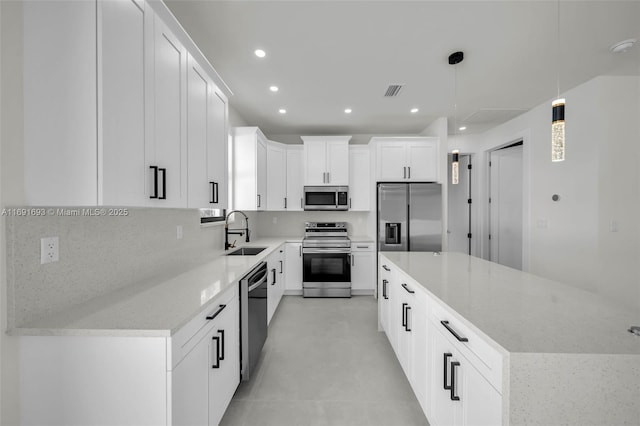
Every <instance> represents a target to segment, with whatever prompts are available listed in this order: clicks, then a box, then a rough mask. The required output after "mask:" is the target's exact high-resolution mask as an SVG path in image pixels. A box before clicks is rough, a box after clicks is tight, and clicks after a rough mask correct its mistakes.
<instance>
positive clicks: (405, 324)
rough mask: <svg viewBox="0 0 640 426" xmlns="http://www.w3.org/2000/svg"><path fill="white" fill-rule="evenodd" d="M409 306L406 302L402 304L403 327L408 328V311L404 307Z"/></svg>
mask: <svg viewBox="0 0 640 426" xmlns="http://www.w3.org/2000/svg"><path fill="white" fill-rule="evenodd" d="M406 306H407V304H406V303H403V304H402V327H403V328H404V329H405V330H406V329H407V316H406V314H407V311H406V310H405V309H404V308H405V307H406Z"/></svg>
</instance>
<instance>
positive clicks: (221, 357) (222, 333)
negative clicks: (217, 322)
mask: <svg viewBox="0 0 640 426" xmlns="http://www.w3.org/2000/svg"><path fill="white" fill-rule="evenodd" d="M218 333H220V339H221V340H222V355H221V356H220V361H224V330H218Z"/></svg>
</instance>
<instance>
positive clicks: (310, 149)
mask: <svg viewBox="0 0 640 426" xmlns="http://www.w3.org/2000/svg"><path fill="white" fill-rule="evenodd" d="M326 156H327V147H326V144H324V143H322V142H313V143H305V144H304V184H305V185H327V177H326V176H327V157H326Z"/></svg>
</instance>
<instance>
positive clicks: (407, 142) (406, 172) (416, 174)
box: [371, 137, 440, 182]
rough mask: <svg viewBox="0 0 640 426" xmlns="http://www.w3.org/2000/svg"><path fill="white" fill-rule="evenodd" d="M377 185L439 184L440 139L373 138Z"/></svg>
mask: <svg viewBox="0 0 640 426" xmlns="http://www.w3.org/2000/svg"><path fill="white" fill-rule="evenodd" d="M371 142H372V143H373V144H374V146H375V147H376V181H377V182H439V181H440V179H439V176H440V175H439V168H438V153H439V139H438V138H433V137H415V138H372V139H371Z"/></svg>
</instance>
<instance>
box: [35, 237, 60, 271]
mask: <svg viewBox="0 0 640 426" xmlns="http://www.w3.org/2000/svg"><path fill="white" fill-rule="evenodd" d="M58 260H60V253H59V240H58V237H47V238H40V264H41V265H44V264H45V263H52V262H57V261H58Z"/></svg>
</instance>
